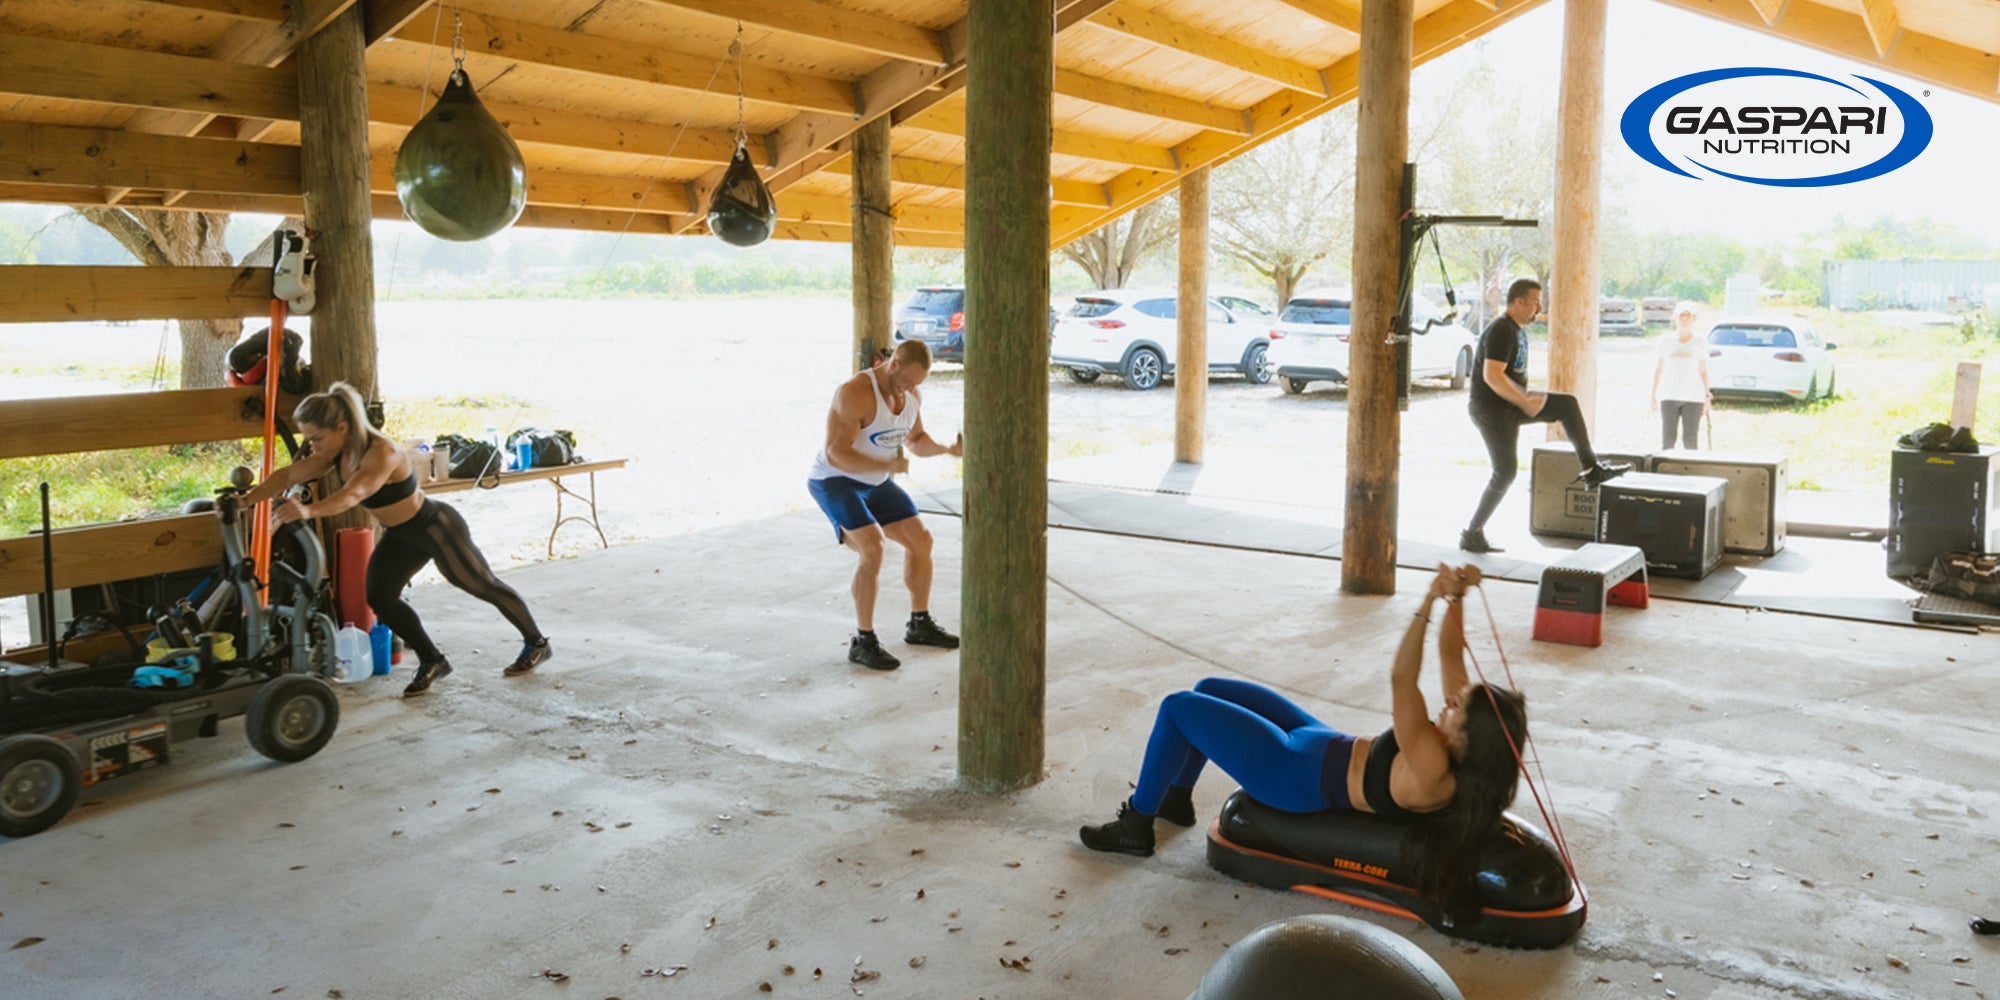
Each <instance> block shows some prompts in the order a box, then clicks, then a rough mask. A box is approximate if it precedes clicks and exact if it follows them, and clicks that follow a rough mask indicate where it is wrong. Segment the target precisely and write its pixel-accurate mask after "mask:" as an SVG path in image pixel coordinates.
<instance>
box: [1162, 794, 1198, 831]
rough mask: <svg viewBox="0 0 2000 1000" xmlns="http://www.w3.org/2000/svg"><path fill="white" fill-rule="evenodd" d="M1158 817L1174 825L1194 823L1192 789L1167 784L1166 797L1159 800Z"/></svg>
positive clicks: (1191, 824) (1190, 824)
mask: <svg viewBox="0 0 2000 1000" xmlns="http://www.w3.org/2000/svg"><path fill="white" fill-rule="evenodd" d="M1160 818H1161V819H1163V820H1166V821H1167V822H1169V823H1172V824H1174V825H1175V826H1193V825H1194V789H1192V788H1179V787H1176V786H1173V785H1168V786H1167V797H1166V798H1164V799H1161V800H1160Z"/></svg>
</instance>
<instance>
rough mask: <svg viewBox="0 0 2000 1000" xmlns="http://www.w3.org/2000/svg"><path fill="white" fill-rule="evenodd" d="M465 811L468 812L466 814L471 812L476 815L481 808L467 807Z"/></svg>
mask: <svg viewBox="0 0 2000 1000" xmlns="http://www.w3.org/2000/svg"><path fill="white" fill-rule="evenodd" d="M465 811H466V812H469V813H476V812H478V811H479V807H478V806H466V807H465Z"/></svg>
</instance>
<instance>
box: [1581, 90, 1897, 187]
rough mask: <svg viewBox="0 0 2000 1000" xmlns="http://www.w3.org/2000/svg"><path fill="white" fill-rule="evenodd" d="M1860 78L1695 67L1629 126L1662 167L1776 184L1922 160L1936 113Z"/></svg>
mask: <svg viewBox="0 0 2000 1000" xmlns="http://www.w3.org/2000/svg"><path fill="white" fill-rule="evenodd" d="M1852 81H1853V82H1847V81H1843V80H1837V79H1835V78H1833V77H1830V76H1821V75H1819V74H1817V73H1806V72H1802V71H1800V70H1793V69H1775V68H1772V67H1768V66H1741V67H1735V68H1731V69H1713V70H1708V71H1706V72H1702V73H1690V74H1688V75H1687V76H1683V77H1676V78H1675V79H1672V80H1668V81H1667V82H1665V83H1663V84H1660V85H1659V86H1657V87H1654V88H1652V89H1651V90H1648V91H1646V92H1645V93H1643V94H1640V95H1639V97H1638V99H1637V100H1634V101H1633V102H1632V103H1631V104H1630V105H1629V106H1627V107H1626V108H1625V115H1624V117H1623V118H1622V119H1621V120H1620V122H1619V129H1620V131H1621V132H1623V133H1624V135H1625V144H1626V145H1628V146H1630V147H1632V151H1633V152H1635V153H1637V154H1639V156H1640V158H1642V159H1644V160H1645V161H1646V162H1648V163H1651V164H1652V165H1654V166H1656V167H1659V168H1660V169H1661V170H1665V171H1668V172H1670V173H1676V174H1679V175H1681V176H1683V177H1690V178H1696V179H1701V178H1702V177H1705V176H1708V175H1714V176H1718V177H1727V178H1729V179H1730V180H1736V181H1743V182H1745V183H1749V184H1766V185H1770V186H1772V187H1830V186H1833V185H1836V184H1852V183H1854V182H1855V181H1863V180H1867V179H1868V178H1870V177H1880V176H1881V175H1883V174H1886V173H1888V172H1889V171H1891V170H1894V169H1896V168H1897V167H1900V166H1902V165H1904V164H1906V163H1908V162H1910V161H1911V160H1914V159H1916V158H1917V154H1918V153H1921V152H1923V151H1924V147H1926V146H1929V145H1930V142H1931V131H1932V125H1931V115H1930V112H1929V111H1927V110H1925V109H1924V106H1923V105H1922V104H1920V103H1918V102H1917V99H1916V98H1914V97H1911V96H1910V95H1909V94H1908V93H1906V92H1904V91H1902V90H1900V89H1898V88H1896V87H1892V86H1890V85H1889V84H1886V83H1883V82H1882V81H1880V80H1876V79H1872V78H1870V77H1865V76H1856V77H1853V78H1852ZM1926 93H1928V92H1926Z"/></svg>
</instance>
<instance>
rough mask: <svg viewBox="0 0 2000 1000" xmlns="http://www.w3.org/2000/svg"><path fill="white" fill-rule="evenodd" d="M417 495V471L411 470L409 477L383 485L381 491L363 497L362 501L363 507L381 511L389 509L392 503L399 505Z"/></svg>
mask: <svg viewBox="0 0 2000 1000" xmlns="http://www.w3.org/2000/svg"><path fill="white" fill-rule="evenodd" d="M416 495H417V470H415V469H411V470H410V474H409V475H407V476H404V477H403V478H401V479H398V480H396V481H395V482H393V483H383V484H382V488H381V489H379V490H376V491H375V492H373V493H370V494H368V495H367V496H365V497H363V498H362V499H361V506H363V507H366V508H368V509H369V510H380V509H381V508H383V507H387V506H389V505H390V504H392V503H397V502H399V501H402V500H408V499H409V498H411V497H413V496H416Z"/></svg>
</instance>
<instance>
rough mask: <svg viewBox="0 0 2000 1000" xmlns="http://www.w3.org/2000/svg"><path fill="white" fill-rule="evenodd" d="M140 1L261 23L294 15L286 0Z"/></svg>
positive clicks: (272, 22)
mask: <svg viewBox="0 0 2000 1000" xmlns="http://www.w3.org/2000/svg"><path fill="white" fill-rule="evenodd" d="M138 2H140V3H146V4H151V5H153V6H156V7H176V8H179V9H181V10H190V11H202V12H204V13H209V14H221V15H223V16H225V17H233V18H236V19H238V20H242V21H255V22H257V23H259V24H283V23H285V22H286V21H287V20H290V19H291V16H292V10H291V5H290V4H288V3H286V0H138Z"/></svg>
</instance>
